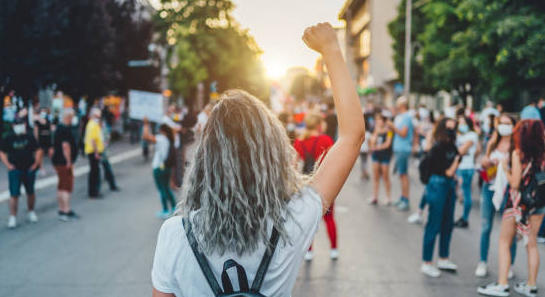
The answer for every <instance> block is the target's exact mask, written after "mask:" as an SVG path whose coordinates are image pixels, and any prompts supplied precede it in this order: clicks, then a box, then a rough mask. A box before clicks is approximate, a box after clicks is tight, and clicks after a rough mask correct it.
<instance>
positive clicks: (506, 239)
mask: <svg viewBox="0 0 545 297" xmlns="http://www.w3.org/2000/svg"><path fill="white" fill-rule="evenodd" d="M515 233H516V224H515V218H513V217H510V218H506V219H503V220H502V222H501V230H500V242H499V247H498V263H499V270H498V284H500V285H508V284H509V283H508V276H509V269H510V268H511V251H510V248H511V245H512V241H513V238H514V236H515Z"/></svg>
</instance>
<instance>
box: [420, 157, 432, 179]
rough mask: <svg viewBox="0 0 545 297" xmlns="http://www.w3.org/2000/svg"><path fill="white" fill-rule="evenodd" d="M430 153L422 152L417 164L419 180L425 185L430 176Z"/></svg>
mask: <svg viewBox="0 0 545 297" xmlns="http://www.w3.org/2000/svg"><path fill="white" fill-rule="evenodd" d="M431 162H432V160H431V154H430V153H429V152H427V153H424V155H423V156H422V159H421V160H420V164H418V173H419V174H420V181H421V182H422V184H424V185H427V184H428V182H429V181H430V178H431Z"/></svg>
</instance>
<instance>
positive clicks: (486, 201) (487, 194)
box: [481, 183, 496, 262]
mask: <svg viewBox="0 0 545 297" xmlns="http://www.w3.org/2000/svg"><path fill="white" fill-rule="evenodd" d="M489 186H490V185H489V184H487V183H485V184H484V185H483V189H482V196H481V262H487V261H488V250H489V248H490V233H491V232H492V226H493V225H494V215H495V214H496V210H495V208H494V204H493V203H492V196H493V195H494V192H492V191H490V189H489V188H488V187H489Z"/></svg>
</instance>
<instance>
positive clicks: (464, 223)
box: [454, 218, 469, 229]
mask: <svg viewBox="0 0 545 297" xmlns="http://www.w3.org/2000/svg"><path fill="white" fill-rule="evenodd" d="M454 227H457V228H462V229H466V228H467V227H469V223H468V222H467V221H466V220H464V219H462V218H460V219H459V220H458V221H456V223H454Z"/></svg>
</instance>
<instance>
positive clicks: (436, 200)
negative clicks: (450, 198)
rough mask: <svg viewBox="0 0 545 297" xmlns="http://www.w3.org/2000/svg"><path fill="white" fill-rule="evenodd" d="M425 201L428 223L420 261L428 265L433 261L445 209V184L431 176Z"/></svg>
mask: <svg viewBox="0 0 545 297" xmlns="http://www.w3.org/2000/svg"><path fill="white" fill-rule="evenodd" d="M426 193H427V194H426V200H427V203H428V205H429V208H428V222H427V223H426V227H425V229H424V242H423V249H422V261H423V262H424V263H430V262H431V261H432V259H433V250H434V246H435V238H436V237H437V234H438V233H439V231H440V230H441V221H442V219H443V211H444V209H445V199H444V196H445V195H446V189H445V182H444V181H442V180H441V178H438V177H436V176H432V178H431V179H430V181H429V183H428V185H427V186H426Z"/></svg>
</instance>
